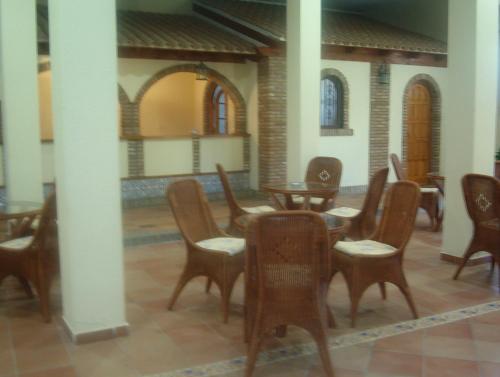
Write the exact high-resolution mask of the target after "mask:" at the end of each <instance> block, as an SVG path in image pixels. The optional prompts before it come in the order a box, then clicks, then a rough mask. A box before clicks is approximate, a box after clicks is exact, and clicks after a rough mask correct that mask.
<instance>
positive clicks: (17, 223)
mask: <svg viewBox="0 0 500 377" xmlns="http://www.w3.org/2000/svg"><path fill="white" fill-rule="evenodd" d="M42 207H43V203H37V202H30V201H19V200H15V201H9V202H7V203H2V204H0V221H2V222H5V223H6V224H7V228H6V230H5V233H6V234H5V235H6V237H7V238H17V237H21V236H23V235H24V233H25V232H26V231H28V230H29V228H30V227H31V225H32V223H33V221H34V220H35V218H36V217H37V216H39V215H40V214H41V212H42Z"/></svg>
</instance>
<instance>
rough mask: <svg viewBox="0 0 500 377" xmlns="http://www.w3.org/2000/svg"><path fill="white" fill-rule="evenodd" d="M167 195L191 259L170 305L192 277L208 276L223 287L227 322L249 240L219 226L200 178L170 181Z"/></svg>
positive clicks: (223, 304) (188, 260)
mask: <svg viewBox="0 0 500 377" xmlns="http://www.w3.org/2000/svg"><path fill="white" fill-rule="evenodd" d="M167 198H168V201H169V203H170V208H171V209H172V212H173V214H174V217H175V221H176V222H177V226H178V227H179V229H180V231H181V234H182V236H183V238H184V241H185V244H186V249H187V262H186V265H185V266H184V271H183V272H182V275H181V277H180V278H179V281H178V283H177V286H176V287H175V290H174V292H173V293H172V297H171V298H170V302H169V304H168V309H169V310H172V309H173V307H174V304H175V302H176V300H177V298H178V297H179V294H180V293H181V291H182V289H183V288H184V286H185V285H186V284H187V283H188V282H189V281H190V280H191V279H193V278H194V277H197V276H206V277H208V282H212V281H213V282H215V284H216V285H217V286H218V287H219V289H220V291H221V296H222V313H223V319H224V323H226V322H227V320H228V315H229V299H230V297H231V292H232V290H233V287H234V283H235V282H236V279H237V278H238V276H239V275H240V273H241V272H243V268H244V262H245V259H244V253H243V251H244V248H245V240H244V239H242V238H234V237H229V236H228V235H227V234H226V233H224V232H223V231H222V230H221V229H219V227H218V226H217V224H216V223H215V220H214V218H213V215H212V212H211V210H210V207H209V205H208V201H207V198H206V196H205V194H204V193H203V189H202V187H201V185H200V184H199V183H198V181H196V180H194V179H186V180H182V181H178V182H175V183H172V184H170V185H169V186H168V189H167ZM207 288H208V286H207Z"/></svg>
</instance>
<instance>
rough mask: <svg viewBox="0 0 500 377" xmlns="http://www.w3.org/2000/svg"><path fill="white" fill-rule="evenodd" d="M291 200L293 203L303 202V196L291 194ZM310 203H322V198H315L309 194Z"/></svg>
mask: <svg viewBox="0 0 500 377" xmlns="http://www.w3.org/2000/svg"><path fill="white" fill-rule="evenodd" d="M292 200H293V202H294V203H295V204H304V197H303V196H301V195H293V196H292ZM309 203H310V204H321V203H323V198H317V197H315V196H311V198H310V199H309Z"/></svg>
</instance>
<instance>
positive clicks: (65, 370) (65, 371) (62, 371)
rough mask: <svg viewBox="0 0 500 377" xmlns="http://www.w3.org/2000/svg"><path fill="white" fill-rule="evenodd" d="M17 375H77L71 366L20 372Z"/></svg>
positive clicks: (32, 376)
mask: <svg viewBox="0 0 500 377" xmlns="http://www.w3.org/2000/svg"><path fill="white" fill-rule="evenodd" d="M19 377H77V375H76V370H75V368H73V367H62V368H54V369H45V370H41V371H38V372H30V373H23V374H20V375H19Z"/></svg>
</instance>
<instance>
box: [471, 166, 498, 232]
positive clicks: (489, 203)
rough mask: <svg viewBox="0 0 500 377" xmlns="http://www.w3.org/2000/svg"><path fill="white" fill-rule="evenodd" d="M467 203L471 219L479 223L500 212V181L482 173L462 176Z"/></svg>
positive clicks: (496, 215) (494, 216)
mask: <svg viewBox="0 0 500 377" xmlns="http://www.w3.org/2000/svg"><path fill="white" fill-rule="evenodd" d="M462 189H463V193H464V199H465V204H466V206H467V211H468V213H469V216H470V218H471V220H472V221H473V222H474V223H475V224H477V223H480V222H482V221H487V220H491V219H493V218H496V217H498V216H499V214H500V210H499V207H500V203H499V201H500V181H499V180H498V179H496V178H495V177H492V176H488V175H482V174H466V175H464V176H463V178H462Z"/></svg>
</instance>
